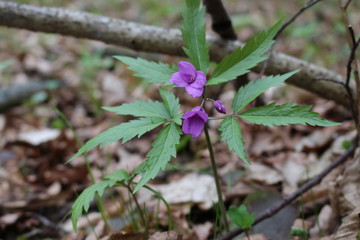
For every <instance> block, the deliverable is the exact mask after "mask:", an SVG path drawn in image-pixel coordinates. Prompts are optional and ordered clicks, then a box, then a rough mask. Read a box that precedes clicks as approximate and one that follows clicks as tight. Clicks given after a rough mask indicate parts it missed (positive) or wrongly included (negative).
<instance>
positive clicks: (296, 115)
mask: <svg viewBox="0 0 360 240" xmlns="http://www.w3.org/2000/svg"><path fill="white" fill-rule="evenodd" d="M293 105H294V103H287V104H284V105H275V103H272V104H269V105H266V106H261V107H256V108H252V109H249V110H247V111H245V112H243V113H241V114H240V115H239V117H241V118H242V119H244V120H246V121H248V122H251V123H255V124H260V125H264V126H268V127H272V126H274V125H275V126H284V125H285V126H286V125H289V124H304V125H305V124H308V125H311V126H323V127H330V126H338V125H340V123H336V122H331V121H328V120H326V119H323V118H321V117H319V116H318V115H319V114H318V113H316V112H311V111H310V109H311V106H309V105H308V106H293Z"/></svg>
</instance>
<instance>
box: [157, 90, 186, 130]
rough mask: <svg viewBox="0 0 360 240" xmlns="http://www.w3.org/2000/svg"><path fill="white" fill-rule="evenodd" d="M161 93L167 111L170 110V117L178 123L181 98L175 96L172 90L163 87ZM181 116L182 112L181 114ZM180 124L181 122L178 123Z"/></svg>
mask: <svg viewBox="0 0 360 240" xmlns="http://www.w3.org/2000/svg"><path fill="white" fill-rule="evenodd" d="M160 95H161V98H162V100H163V104H164V106H165V109H166V111H167V112H168V114H169V116H170V118H171V119H172V120H173V121H174V122H176V123H177V121H178V119H179V116H178V115H179V111H180V104H179V99H178V98H176V97H175V95H174V94H173V93H172V92H169V91H166V90H164V89H163V88H160ZM180 117H181V114H180ZM178 124H179V125H180V124H181V121H180V123H178Z"/></svg>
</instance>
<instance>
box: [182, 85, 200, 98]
mask: <svg viewBox="0 0 360 240" xmlns="http://www.w3.org/2000/svg"><path fill="white" fill-rule="evenodd" d="M185 90H186V92H187V93H188V94H190V95H191V96H192V97H194V98H197V97H201V95H202V94H203V92H204V87H202V88H194V87H193V86H192V85H189V86H187V87H185Z"/></svg>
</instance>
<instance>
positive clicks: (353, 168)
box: [331, 148, 360, 216]
mask: <svg viewBox="0 0 360 240" xmlns="http://www.w3.org/2000/svg"><path fill="white" fill-rule="evenodd" d="M359 169H360V148H358V149H357V150H356V152H355V156H354V162H353V163H352V164H351V165H349V166H347V167H346V169H345V172H344V174H343V176H340V177H339V178H338V179H337V181H336V182H335V186H334V187H333V189H334V190H335V192H334V193H332V194H331V196H332V199H331V201H332V206H333V208H335V209H334V210H335V212H336V213H337V214H339V215H340V216H345V215H347V214H349V213H350V212H352V211H353V210H354V209H357V208H360V187H359V186H360V174H359Z"/></svg>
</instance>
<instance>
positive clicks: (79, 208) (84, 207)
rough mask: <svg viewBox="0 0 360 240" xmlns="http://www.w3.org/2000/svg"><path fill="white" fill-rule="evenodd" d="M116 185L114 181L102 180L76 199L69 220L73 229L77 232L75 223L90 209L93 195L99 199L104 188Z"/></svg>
mask: <svg viewBox="0 0 360 240" xmlns="http://www.w3.org/2000/svg"><path fill="white" fill-rule="evenodd" d="M115 184H116V180H104V181H101V182H98V183H96V184H94V185H92V186H90V187H88V188H86V189H85V190H84V191H83V192H82V193H81V194H80V195H79V197H78V198H77V199H76V201H75V202H74V204H73V206H72V208H71V220H72V225H73V229H74V231H75V232H76V231H77V221H78V218H79V217H80V216H81V215H82V213H83V212H87V211H88V210H89V207H90V203H91V201H92V200H93V199H94V197H95V195H96V194H98V195H99V196H100V197H101V196H102V195H103V194H104V191H105V189H106V188H109V187H112V186H114V185H115Z"/></svg>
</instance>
